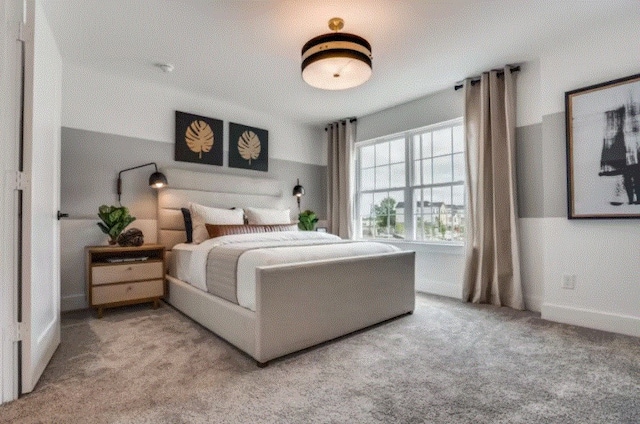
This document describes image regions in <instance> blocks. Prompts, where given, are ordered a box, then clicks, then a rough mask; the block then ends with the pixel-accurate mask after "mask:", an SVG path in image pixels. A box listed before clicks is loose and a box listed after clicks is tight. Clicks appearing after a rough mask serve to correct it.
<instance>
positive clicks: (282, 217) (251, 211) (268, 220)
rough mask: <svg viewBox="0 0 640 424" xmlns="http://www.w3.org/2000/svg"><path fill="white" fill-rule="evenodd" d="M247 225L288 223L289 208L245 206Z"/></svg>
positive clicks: (289, 218)
mask: <svg viewBox="0 0 640 424" xmlns="http://www.w3.org/2000/svg"><path fill="white" fill-rule="evenodd" d="M244 213H245V214H246V215H247V220H248V221H249V225H274V224H290V223H291V216H290V210H289V209H285V210H280V209H260V208H245V209H244Z"/></svg>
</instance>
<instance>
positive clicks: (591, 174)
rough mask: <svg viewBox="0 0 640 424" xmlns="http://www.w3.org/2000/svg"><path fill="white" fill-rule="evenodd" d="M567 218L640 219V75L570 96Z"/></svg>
mask: <svg viewBox="0 0 640 424" xmlns="http://www.w3.org/2000/svg"><path fill="white" fill-rule="evenodd" d="M565 108H566V126H567V128H566V131H567V134H566V135H567V193H568V217H569V219H576V218H640V74H637V75H632V76H629V77H626V78H620V79H617V80H613V81H608V82H605V83H602V84H597V85H592V86H589V87H584V88H580V89H577V90H573V91H568V92H566V93H565Z"/></svg>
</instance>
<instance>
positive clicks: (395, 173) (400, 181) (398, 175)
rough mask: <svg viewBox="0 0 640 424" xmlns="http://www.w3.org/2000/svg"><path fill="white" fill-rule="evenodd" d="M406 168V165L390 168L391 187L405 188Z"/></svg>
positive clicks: (396, 165) (399, 164)
mask: <svg viewBox="0 0 640 424" xmlns="http://www.w3.org/2000/svg"><path fill="white" fill-rule="evenodd" d="M404 168H405V166H404V163H398V164H395V165H391V166H390V167H389V170H390V171H391V187H404V186H405V179H404Z"/></svg>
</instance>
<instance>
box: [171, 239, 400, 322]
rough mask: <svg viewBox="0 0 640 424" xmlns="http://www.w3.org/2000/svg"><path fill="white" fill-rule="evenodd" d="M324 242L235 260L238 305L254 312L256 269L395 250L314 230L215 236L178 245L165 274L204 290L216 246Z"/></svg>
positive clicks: (258, 252)
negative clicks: (209, 262)
mask: <svg viewBox="0 0 640 424" xmlns="http://www.w3.org/2000/svg"><path fill="white" fill-rule="evenodd" d="M303 240H312V241H315V240H317V241H323V240H324V241H327V243H331V244H320V245H313V246H294V247H274V248H268V249H254V250H249V251H247V252H245V253H243V254H242V256H240V259H239V260H238V276H237V280H238V284H237V297H238V304H239V305H240V306H242V307H245V308H247V309H250V310H252V311H255V309H256V293H255V286H256V278H255V277H256V274H255V268H256V267H257V266H265V265H276V264H283V263H295V262H306V261H313V260H322V259H331V258H342V257H351V256H362V255H369V254H376V253H386V252H396V251H399V250H400V249H398V248H397V247H395V246H391V245H388V244H383V243H376V242H364V241H363V242H350V241H345V240H342V239H340V237H338V236H334V235H332V234H326V233H318V232H314V231H282V232H273V233H261V234H237V235H231V236H222V237H216V238H212V239H209V240H206V241H204V242H202V243H200V244H198V245H194V244H186V243H181V244H177V245H175V246H174V247H173V249H172V254H171V261H170V265H169V274H170V275H172V276H174V277H176V278H178V279H179V280H182V281H185V282H187V283H189V284H191V285H192V286H194V287H196V288H198V289H200V290H203V291H207V284H206V265H207V256H208V254H209V251H210V250H211V249H213V248H215V247H216V246H222V245H228V244H242V243H254V242H256V241H264V242H272V241H293V242H294V243H295V242H296V241H303Z"/></svg>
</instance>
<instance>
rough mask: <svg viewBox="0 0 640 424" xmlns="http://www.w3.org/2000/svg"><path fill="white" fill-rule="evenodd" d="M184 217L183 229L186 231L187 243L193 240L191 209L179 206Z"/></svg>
mask: <svg viewBox="0 0 640 424" xmlns="http://www.w3.org/2000/svg"><path fill="white" fill-rule="evenodd" d="M180 210H181V211H182V217H183V218H184V230H185V232H186V233H187V243H191V242H193V221H191V211H190V210H189V209H188V208H181V209H180Z"/></svg>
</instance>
